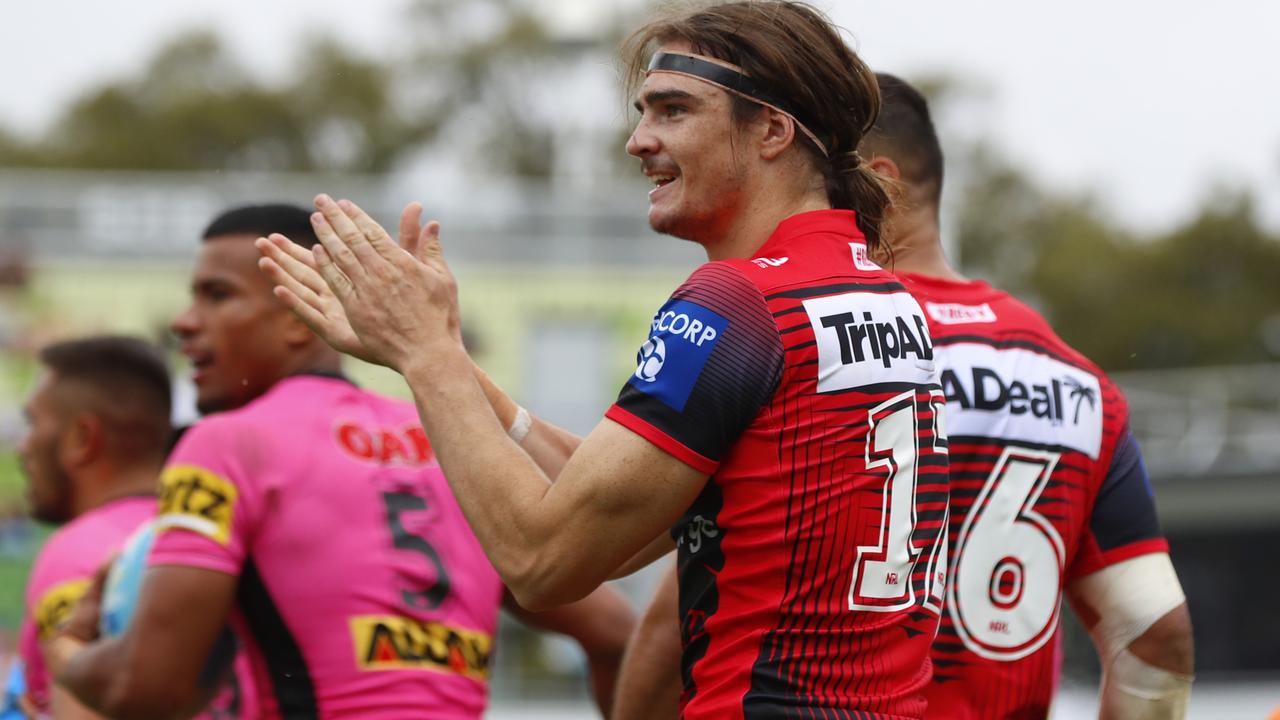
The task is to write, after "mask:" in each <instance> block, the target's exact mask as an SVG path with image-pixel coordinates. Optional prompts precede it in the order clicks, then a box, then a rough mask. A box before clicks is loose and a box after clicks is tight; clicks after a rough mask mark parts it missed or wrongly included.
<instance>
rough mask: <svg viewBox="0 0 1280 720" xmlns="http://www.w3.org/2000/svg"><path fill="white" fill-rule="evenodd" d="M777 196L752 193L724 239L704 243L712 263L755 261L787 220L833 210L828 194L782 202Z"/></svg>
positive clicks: (793, 197)
mask: <svg viewBox="0 0 1280 720" xmlns="http://www.w3.org/2000/svg"><path fill="white" fill-rule="evenodd" d="M795 186H796V184H794V183H793V184H786V183H779V184H777V185H775V186H774V187H775V188H776V187H795ZM778 194H779V193H777V192H772V193H770V192H768V191H757V192H754V193H751V194H750V195H749V197H750V198H751V199H750V200H748V201H747V202H746V203H745V204H744V206H743V207H742V208H741V210H740V211H739V212H738V213H737V214H736V215H735V216H734V218H733V222H732V223H730V225H729V227H728V229H727V231H726V232H725V233H724V236H723V237H722V238H718V239H716V240H714V241H712V242H704V243H703V247H704V248H705V249H706V251H707V259H708V260H713V261H714V260H728V259H732V258H749V257H753V256H754V255H755V254H756V252H757V251H758V250H759V249H760V247H761V246H762V245H764V244H765V242H767V241H768V240H769V236H771V235H773V231H774V230H776V229H777V228H778V225H779V224H781V223H782V221H783V220H786V219H787V218H789V217H791V216H792V215H799V214H800V213H804V212H811V211H814V210H829V209H831V203H830V202H829V201H828V200H827V196H826V190H825V188H824V189H822V190H821V191H820V192H815V191H813V190H810V191H808V192H800V193H794V194H791V195H790V196H788V197H784V198H779V197H778Z"/></svg>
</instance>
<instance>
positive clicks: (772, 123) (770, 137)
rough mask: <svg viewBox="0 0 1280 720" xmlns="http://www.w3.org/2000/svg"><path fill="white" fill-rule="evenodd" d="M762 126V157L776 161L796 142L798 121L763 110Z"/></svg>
mask: <svg viewBox="0 0 1280 720" xmlns="http://www.w3.org/2000/svg"><path fill="white" fill-rule="evenodd" d="M755 122H757V123H759V124H760V157H762V158H764V159H765V160H774V159H776V158H777V157H778V156H779V155H781V154H782V153H783V151H784V150H786V149H787V148H789V147H791V146H792V145H794V144H795V142H796V132H797V131H798V130H797V128H796V121H795V120H792V119H791V118H790V117H789V116H787V115H785V114H783V113H781V112H778V111H777V110H774V109H773V108H763V109H762V110H761V112H760V116H759V118H758V119H757V120H756V121H755Z"/></svg>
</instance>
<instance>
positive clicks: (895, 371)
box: [804, 292, 937, 392]
mask: <svg viewBox="0 0 1280 720" xmlns="http://www.w3.org/2000/svg"><path fill="white" fill-rule="evenodd" d="M804 306H805V310H806V311H807V312H808V313H809V322H810V324H811V325H812V326H813V334H814V337H815V338H816V339H817V343H818V361H819V372H818V392H833V391H837V390H844V389H847V388H852V387H860V386H864V385H870V384H874V383H882V382H911V383H932V382H936V381H937V378H936V375H935V374H934V366H933V342H932V340H931V339H930V337H929V328H928V325H927V323H926V322H925V319H924V314H923V313H922V312H921V311H920V306H919V305H917V304H916V301H915V300H914V299H913V298H912V297H911V296H910V295H909V294H907V293H905V292H902V293H891V294H875V293H864V292H855V293H845V294H843V295H833V296H829V297H824V298H815V299H813V300H806V301H804Z"/></svg>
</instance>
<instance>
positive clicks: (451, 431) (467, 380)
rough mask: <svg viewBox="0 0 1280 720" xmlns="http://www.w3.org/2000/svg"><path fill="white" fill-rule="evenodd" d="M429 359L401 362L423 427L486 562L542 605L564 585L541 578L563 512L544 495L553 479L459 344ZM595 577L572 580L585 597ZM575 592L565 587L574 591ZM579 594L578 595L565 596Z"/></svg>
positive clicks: (528, 602)
mask: <svg viewBox="0 0 1280 720" xmlns="http://www.w3.org/2000/svg"><path fill="white" fill-rule="evenodd" d="M424 355H426V356H429V357H431V361H430V362H429V363H421V364H417V365H415V366H411V367H406V368H405V369H404V376H405V379H406V381H408V383H409V387H410V388H411V389H412V390H413V393H414V398H415V399H416V401H417V404H418V413H419V415H420V417H421V419H422V425H423V428H424V429H425V430H426V432H427V436H428V437H430V438H431V443H432V447H433V449H434V450H435V452H436V455H437V457H438V458H439V460H440V466H441V468H442V469H443V470H444V474H445V478H446V479H447V480H448V482H449V486H450V488H451V489H452V490H453V493H454V495H455V497H456V498H457V500H458V504H459V506H460V507H461V508H462V511H463V514H465V515H466V517H467V521H468V523H469V524H470V525H471V528H472V530H473V531H474V532H475V534H476V537H477V539H479V541H480V544H481V546H482V547H483V548H484V550H485V554H486V555H487V556H488V558H489V561H490V562H491V563H493V566H494V568H495V569H496V570H497V571H498V574H499V575H500V576H501V577H502V579H503V581H504V582H506V584H507V586H508V587H509V588H510V589H511V591H512V593H513V594H515V596H516V599H517V600H518V601H519V602H520V604H521V605H524V606H525V607H528V608H530V609H532V610H537V609H540V608H541V607H544V606H545V605H546V604H547V603H546V599H547V597H548V596H549V595H554V596H556V598H557V599H561V598H562V597H563V594H564V592H565V591H566V589H567V588H565V587H562V586H561V585H564V584H565V583H563V582H560V583H558V584H557V586H556V587H551V588H547V587H543V585H545V584H546V583H545V571H546V567H547V565H548V563H547V562H546V561H544V560H543V559H542V558H544V557H546V556H548V555H550V554H553V552H554V545H555V543H554V537H555V535H556V534H557V531H558V530H559V529H560V527H562V526H563V525H564V522H565V518H557V517H549V516H548V513H547V512H545V511H544V508H543V507H542V500H543V498H544V497H545V495H546V493H547V490H548V489H549V488H550V487H551V483H550V481H549V480H548V478H547V476H546V475H545V474H544V473H543V472H542V471H541V470H540V469H539V468H538V467H537V466H536V465H535V464H534V462H533V460H532V459H531V458H530V456H529V455H528V454H526V453H525V452H524V451H523V450H521V449H520V447H519V446H517V445H516V443H515V442H514V441H512V440H511V438H510V437H508V436H507V433H506V429H505V428H503V427H502V425H501V424H500V422H499V420H498V418H497V417H496V416H495V413H494V412H492V411H491V410H490V406H489V400H488V398H487V397H486V396H485V393H484V391H483V389H482V388H481V386H480V383H479V382H478V381H477V379H476V376H475V373H474V369H473V368H474V366H473V365H472V363H471V360H470V358H469V357H467V356H466V354H465V352H463V351H462V350H461V348H453V347H446V348H443V349H441V350H439V351H436V352H430V353H424ZM598 583H599V580H597V581H596V582H595V583H594V584H588V583H585V582H583V583H569V584H570V585H575V586H576V587H575V588H574V590H576V591H577V597H582V596H584V595H586V593H588V592H590V590H591V589H592V588H593V587H594V586H595V585H596V584H598ZM572 593H573V591H572V590H571V591H570V594H572ZM565 599H576V598H572V597H570V598H565Z"/></svg>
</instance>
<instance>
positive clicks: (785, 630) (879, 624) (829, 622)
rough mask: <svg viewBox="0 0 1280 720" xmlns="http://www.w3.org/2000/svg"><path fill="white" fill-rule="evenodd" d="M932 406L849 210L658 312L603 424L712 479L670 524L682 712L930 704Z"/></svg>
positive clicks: (703, 281) (780, 237)
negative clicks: (622, 429) (674, 558)
mask: <svg viewBox="0 0 1280 720" xmlns="http://www.w3.org/2000/svg"><path fill="white" fill-rule="evenodd" d="M941 404H942V392H941V387H940V384H939V377H938V372H937V369H936V368H935V362H934V349H933V343H932V341H931V339H930V337H929V332H928V325H927V322H926V320H925V316H924V312H923V310H922V309H921V308H920V306H919V304H918V303H917V302H916V301H915V299H914V298H913V297H912V296H911V295H910V293H908V292H907V291H906V289H905V288H904V287H903V285H902V284H901V283H900V282H899V281H898V280H897V279H895V278H894V277H893V276H892V275H890V274H889V273H887V272H885V271H884V270H882V269H881V268H879V267H878V266H876V265H874V264H873V263H871V262H869V261H868V260H867V255H866V245H865V240H864V238H863V236H862V234H861V233H860V232H859V231H858V229H857V225H856V222H855V218H854V215H853V213H852V212H848V211H835V210H830V211H820V212H812V213H804V214H801V215H796V216H793V217H791V218H788V219H787V220H786V221H784V222H782V223H781V224H780V225H779V226H778V228H777V229H776V231H775V232H774V233H773V235H772V236H771V237H770V238H769V240H768V241H767V242H766V243H765V244H764V245H763V246H762V247H761V248H760V250H759V251H758V253H757V254H756V256H755V257H754V258H752V259H749V260H729V261H719V262H711V263H707V264H706V265H703V266H702V267H701V268H699V269H698V270H697V271H696V272H694V273H693V275H692V276H690V278H689V279H688V280H687V281H686V282H685V283H684V285H682V286H681V287H680V288H679V289H678V290H677V291H676V292H675V293H674V294H673V295H672V296H671V299H670V300H669V301H668V302H667V303H666V304H665V305H664V306H663V307H662V309H661V310H659V311H658V313H657V315H655V317H654V320H653V325H652V328H651V333H650V337H649V339H648V340H647V341H646V342H645V343H644V346H643V347H642V348H641V351H640V357H639V362H638V367H637V369H636V371H635V373H634V374H633V376H632V377H631V378H630V379H629V380H628V382H627V384H626V385H625V386H624V388H623V390H622V392H621V394H620V395H619V398H618V401H617V403H616V404H615V405H614V406H613V407H612V408H610V410H609V412H608V417H610V418H612V419H613V420H615V421H617V422H619V423H621V424H623V425H624V426H626V427H628V428H630V429H632V430H633V431H635V432H636V433H638V434H640V435H642V436H643V437H645V438H647V439H648V440H650V441H651V442H653V443H654V444H655V445H657V446H658V447H660V448H662V449H663V450H665V451H666V452H668V453H670V454H671V455H673V456H674V457H676V458H678V459H680V460H682V461H683V462H685V463H687V464H689V465H690V466H692V467H694V468H697V469H699V470H702V471H704V472H706V473H708V474H709V475H710V478H709V480H708V482H707V484H706V487H705V489H704V490H703V492H702V493H701V495H700V496H699V497H698V498H697V500H696V501H695V502H694V504H693V505H692V506H691V507H690V508H689V509H688V511H687V512H686V513H685V515H684V517H683V518H682V519H681V520H680V521H679V522H678V523H677V525H676V526H675V527H674V528H673V530H672V533H673V536H674V537H675V538H676V542H677V545H678V548H679V550H678V554H679V573H680V612H681V634H682V640H683V645H684V650H683V658H682V670H683V676H684V692H683V695H682V698H681V706H682V711H683V716H684V717H685V718H687V719H689V720H694V719H701V718H714V719H715V720H725V719H732V718H743V719H750V718H793V717H794V718H802V717H803V718H809V717H826V718H919V717H922V715H923V712H924V707H925V700H924V695H923V690H924V687H925V685H926V684H927V683H928V681H929V678H930V672H931V671H930V664H929V660H928V655H929V646H930V643H931V642H932V641H933V638H934V635H935V634H936V632H937V628H938V622H939V613H940V612H941V603H942V592H943V588H942V585H943V581H944V580H945V577H946V568H945V560H946V555H947V551H946V548H945V532H944V525H945V516H946V510H947V485H948V475H947V448H946V440H945V438H943V437H942V436H941V434H940V433H939V432H938V427H937V416H938V413H939V410H940V407H941Z"/></svg>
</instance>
